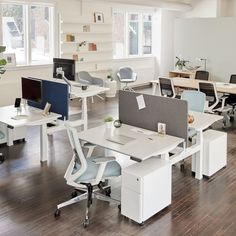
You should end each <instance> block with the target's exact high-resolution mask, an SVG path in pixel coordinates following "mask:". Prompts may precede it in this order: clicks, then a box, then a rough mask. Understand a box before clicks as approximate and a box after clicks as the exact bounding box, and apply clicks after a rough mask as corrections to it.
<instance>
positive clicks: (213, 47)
mask: <svg viewBox="0 0 236 236" xmlns="http://www.w3.org/2000/svg"><path fill="white" fill-rule="evenodd" d="M235 42H236V18H229V17H225V18H205V19H204V18H201V19H178V20H176V25H175V55H179V54H181V55H182V56H183V58H184V59H186V60H190V61H191V62H193V63H197V61H196V58H207V70H208V71H209V72H210V74H211V79H212V80H216V81H224V82H228V81H229V77H230V75H231V74H235V73H236V60H235V55H236V47H235Z"/></svg>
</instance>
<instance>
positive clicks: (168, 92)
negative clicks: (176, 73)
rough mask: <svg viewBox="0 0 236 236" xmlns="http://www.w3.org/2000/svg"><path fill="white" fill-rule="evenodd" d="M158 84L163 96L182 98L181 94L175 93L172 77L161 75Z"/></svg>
mask: <svg viewBox="0 0 236 236" xmlns="http://www.w3.org/2000/svg"><path fill="white" fill-rule="evenodd" d="M158 85H159V91H160V95H161V96H163V97H170V98H180V96H179V95H176V93H175V88H174V84H173V81H172V79H171V78H163V77H159V83H158Z"/></svg>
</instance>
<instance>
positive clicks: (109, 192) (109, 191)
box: [105, 187, 111, 197]
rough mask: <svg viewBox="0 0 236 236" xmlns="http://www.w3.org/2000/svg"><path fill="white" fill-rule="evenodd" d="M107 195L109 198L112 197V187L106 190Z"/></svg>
mask: <svg viewBox="0 0 236 236" xmlns="http://www.w3.org/2000/svg"><path fill="white" fill-rule="evenodd" d="M105 194H106V196H107V197H110V196H111V187H109V188H106V190H105Z"/></svg>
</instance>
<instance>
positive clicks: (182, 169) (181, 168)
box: [180, 164, 185, 172]
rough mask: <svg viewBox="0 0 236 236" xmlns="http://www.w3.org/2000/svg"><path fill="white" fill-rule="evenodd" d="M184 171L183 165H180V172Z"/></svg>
mask: <svg viewBox="0 0 236 236" xmlns="http://www.w3.org/2000/svg"><path fill="white" fill-rule="evenodd" d="M184 169H185V167H184V164H181V165H180V171H182V172H183V171H184Z"/></svg>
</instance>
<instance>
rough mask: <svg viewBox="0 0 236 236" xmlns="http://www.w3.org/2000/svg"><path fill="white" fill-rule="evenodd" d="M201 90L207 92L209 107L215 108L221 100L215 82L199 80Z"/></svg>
mask: <svg viewBox="0 0 236 236" xmlns="http://www.w3.org/2000/svg"><path fill="white" fill-rule="evenodd" d="M199 91H200V92H203V93H205V95H206V101H208V108H209V109H213V108H214V107H215V106H216V105H217V104H218V102H219V98H218V95H217V90H216V86H215V83H210V82H208V83H207V82H199Z"/></svg>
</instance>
